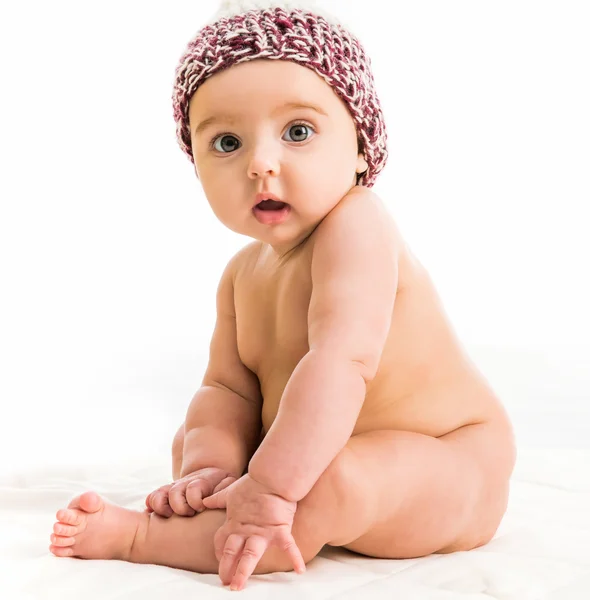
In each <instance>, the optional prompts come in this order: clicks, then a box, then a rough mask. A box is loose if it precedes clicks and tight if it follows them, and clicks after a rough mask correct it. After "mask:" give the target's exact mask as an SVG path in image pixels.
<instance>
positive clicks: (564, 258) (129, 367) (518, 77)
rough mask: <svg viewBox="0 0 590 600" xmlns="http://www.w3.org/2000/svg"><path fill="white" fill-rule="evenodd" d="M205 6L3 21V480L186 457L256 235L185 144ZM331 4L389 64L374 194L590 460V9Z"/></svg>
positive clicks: (480, 337)
mask: <svg viewBox="0 0 590 600" xmlns="http://www.w3.org/2000/svg"><path fill="white" fill-rule="evenodd" d="M203 4H205V3H203V2H199V1H195V0H192V1H190V2H189V1H180V0H176V1H171V2H168V3H163V2H146V1H142V2H139V1H133V2H132V1H122V0H117V1H114V0H109V1H106V0H105V1H102V2H100V3H89V2H73V1H70V2H65V1H58V0H54V1H52V2H41V1H36V2H20V3H16V2H13V3H10V4H8V3H6V4H3V5H2V8H1V9H0V77H1V89H2V91H1V92H0V102H1V105H0V107H1V109H0V202H1V205H0V277H1V295H0V303H1V304H0V309H1V310H0V402H1V403H2V411H1V413H0V453H1V454H0V456H1V459H0V461H1V462H0V464H1V465H2V467H3V468H9V469H12V468H17V467H19V466H20V465H24V464H27V465H29V464H30V465H36V466H42V465H47V464H62V463H64V462H72V461H73V462H78V463H83V462H85V461H88V462H101V461H102V462H105V461H106V462H108V461H109V460H112V459H113V458H114V457H120V459H121V460H124V459H126V458H131V457H134V456H144V455H148V454H149V455H161V454H162V453H168V452H169V448H170V442H171V438H172V436H173V434H174V432H175V431H176V428H177V427H178V425H179V424H180V422H181V421H182V419H183V417H184V412H185V410H186V406H187V404H188V402H189V401H190V399H191V397H192V395H193V393H194V391H195V390H196V389H197V387H198V385H199V384H200V381H201V376H202V373H203V370H204V366H205V362H206V358H207V354H208V344H209V336H210V334H211V331H212V327H213V323H214V316H215V315H214V300H215V289H216V286H217V282H218V279H219V276H220V274H221V271H222V269H223V267H224V265H225V264H226V262H227V260H228V259H229V258H230V257H231V256H232V255H233V254H234V253H235V252H236V250H238V249H239V248H240V247H241V246H243V245H244V244H245V243H247V242H248V241H249V240H248V239H247V238H242V237H240V236H237V235H236V234H234V233H233V232H231V231H227V230H225V229H224V227H223V226H222V225H221V224H220V223H218V222H217V221H216V219H215V216H214V215H213V213H212V212H211V210H210V209H209V207H208V204H207V201H206V199H205V197H204V195H203V193H202V191H201V189H200V187H199V183H198V181H197V179H196V177H195V175H194V172H193V169H192V165H191V164H190V162H189V161H188V159H187V158H186V157H185V155H184V154H183V153H182V152H181V150H180V149H179V147H178V146H177V142H176V138H175V125H174V121H173V118H172V105H171V92H172V84H173V77H174V69H175V67H176V63H177V60H178V59H179V58H180V56H181V54H182V53H183V51H184V49H185V47H186V44H187V43H188V41H189V39H190V38H191V37H192V36H193V35H194V33H195V32H196V31H197V29H198V28H199V27H200V26H201V25H202V24H203V23H204V22H205V21H206V20H207V19H208V18H209V17H210V16H211V14H212V13H213V11H214V8H215V5H214V4H213V3H206V4H207V5H208V6H209V7H210V8H209V9H208V10H207V11H205V10H204V9H203V8H202V6H203ZM324 5H325V6H327V7H328V8H329V9H330V10H334V11H335V12H337V14H338V15H339V16H340V17H341V18H342V19H343V20H345V21H347V22H349V23H354V26H355V31H356V33H357V34H358V35H359V36H360V37H361V39H362V40H363V42H364V45H365V47H366V49H367V51H368V52H369V54H370V56H371V57H372V62H373V69H374V74H375V79H376V83H377V89H378V91H379V94H380V97H381V100H382V104H383V109H384V112H385V115H386V123H387V127H388V133H389V151H390V157H389V162H388V165H387V167H386V169H385V171H384V172H383V173H382V175H381V176H380V178H379V179H378V181H377V184H376V186H375V188H374V189H375V191H376V192H377V193H378V194H379V195H380V196H381V197H382V199H383V200H384V201H385V202H386V203H387V204H388V206H389V207H390V209H391V211H392V213H393V214H394V216H395V218H396V219H397V220H398V222H399V224H400V226H401V228H402V230H403V231H404V232H405V236H406V238H407V240H408V242H409V244H410V245H411V246H412V248H413V250H414V251H415V253H416V254H417V255H418V257H419V258H420V259H421V260H422V262H423V263H424V264H425V265H426V266H427V267H428V268H429V270H430V272H431V274H432V276H433V278H434V280H435V282H436V283H437V286H438V289H439V292H440V294H441V296H442V299H443V301H444V303H445V306H446V308H447V311H448V313H449V315H450V317H451V319H452V321H453V323H454V325H455V327H456V329H457V331H458V332H459V334H460V335H461V337H462V338H463V340H464V342H465V344H466V346H467V347H468V348H469V349H470V351H471V352H472V355H473V357H474V358H475V359H476V361H477V362H478V363H479V365H480V367H481V369H482V370H483V371H484V373H485V374H486V376H487V377H488V378H489V380H490V381H491V383H492V384H493V385H494V386H495V387H496V388H497V390H498V392H499V393H500V394H501V396H502V398H503V400H504V402H505V403H506V406H507V408H508V410H509V412H510V413H511V414H512V415H513V418H514V421H515V424H516V426H517V433H518V435H519V440H520V442H521V443H522V444H537V445H549V446H553V445H560V446H564V445H566V446H567V445H580V444H588V442H587V441H586V436H587V432H588V431H590V408H589V406H590V342H589V339H590V318H589V316H588V308H589V306H590V292H589V291H588V271H589V269H588V259H589V258H590V242H589V236H588V233H587V231H588V222H587V217H588V203H589V201H590V177H589V170H590V169H589V167H590V142H589V140H590V116H589V115H590V111H589V110H588V107H589V106H590V78H589V76H588V73H589V72H590V65H589V62H590V61H589V59H588V56H590V37H589V36H588V31H589V30H590V10H589V8H588V5H587V3H586V2H583V1H579V2H573V1H567V0H561V1H559V2H558V1H556V0H555V1H553V2H547V1H541V0H537V1H535V2H532V1H518V0H510V1H508V0H501V1H500V0H496V1H495V2H484V1H481V0H463V1H458V0H447V1H446V2H438V1H437V0H430V1H417V0H416V1H412V2H388V3H387V5H386V4H385V3H383V2H381V1H378V0H371V1H368V2H363V3H359V2H355V3H352V2H336V1H332V2H327V1H326V2H324ZM386 6H387V8H386Z"/></svg>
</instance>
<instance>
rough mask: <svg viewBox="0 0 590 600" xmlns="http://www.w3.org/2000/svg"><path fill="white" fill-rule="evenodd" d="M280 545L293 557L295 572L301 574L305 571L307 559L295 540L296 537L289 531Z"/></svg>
mask: <svg viewBox="0 0 590 600" xmlns="http://www.w3.org/2000/svg"><path fill="white" fill-rule="evenodd" d="M279 545H280V547H281V548H282V549H283V550H284V551H285V552H286V553H287V554H288V555H289V557H290V558H291V562H292V563H293V567H294V568H295V572H296V573H299V574H301V573H305V561H304V560H303V556H302V555H301V550H299V547H298V546H297V543H296V542H295V538H294V537H293V536H292V535H291V534H290V533H289V534H287V535H286V536H285V538H284V541H282V543H280V544H279Z"/></svg>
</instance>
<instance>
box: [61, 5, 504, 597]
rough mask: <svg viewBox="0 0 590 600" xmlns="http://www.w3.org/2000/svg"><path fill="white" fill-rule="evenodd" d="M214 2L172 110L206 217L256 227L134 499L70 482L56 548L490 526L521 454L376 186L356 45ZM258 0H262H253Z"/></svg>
mask: <svg viewBox="0 0 590 600" xmlns="http://www.w3.org/2000/svg"><path fill="white" fill-rule="evenodd" d="M264 4H265V3H264V2H261V1H258V2H255V3H254V2H251V3H249V2H247V1H244V2H235V1H234V2H225V3H224V4H223V6H222V8H221V10H220V12H219V13H218V15H217V16H216V18H215V20H214V21H212V22H211V23H209V24H208V25H206V26H205V27H204V28H203V29H202V30H201V31H199V33H198V34H197V36H196V37H195V39H194V40H193V41H192V42H191V43H190V44H189V45H188V48H187V51H186V53H185V54H184V55H183V57H182V59H181V61H180V64H179V66H178V68H177V70H176V80H175V88H174V97H173V99H174V115H175V119H176V122H177V134H178V139H179V143H180V145H181V147H182V149H183V150H184V151H185V152H186V154H187V155H188V156H189V158H190V160H191V161H192V162H193V163H194V168H195V173H196V176H197V177H198V180H199V181H200V184H201V185H202V187H203V190H204V193H205V196H206V198H207V200H208V202H209V203H210V206H211V208H212V210H213V212H214V213H215V215H216V216H217V217H218V218H219V220H220V221H221V222H222V223H223V224H224V225H225V226H227V227H229V228H230V229H231V230H233V231H235V232H238V233H240V234H244V235H247V236H249V237H251V238H252V239H253V242H252V243H250V244H249V245H247V246H246V247H245V248H243V249H242V250H241V251H240V252H238V253H237V254H236V255H235V256H234V257H233V258H232V259H231V260H230V262H229V264H228V265H227V267H226V269H225V271H224V272H223V274H222V276H221V279H220V283H219V287H218V290H217V321H216V325H215V329H214V333H213V337H212V340H211V346H210V358H209V363H208V366H207V369H206V372H205V374H204V378H203V382H202V385H201V387H200V389H199V390H198V391H197V392H196V394H195V396H194V398H193V399H192V401H191V403H190V406H189V407H188V410H187V414H186V421H185V423H183V424H182V426H181V427H180V429H179V431H178V433H177V435H176V437H175V439H174V442H173V449H172V454H173V456H172V480H173V481H172V482H171V483H166V484H165V485H163V486H162V487H161V488H159V489H157V490H154V491H153V492H152V493H150V494H149V495H148V497H147V498H146V505H147V509H146V510H145V511H144V512H139V511H132V510H128V509H126V508H123V507H120V506H115V505H113V504H111V503H109V502H107V501H106V500H104V499H103V498H101V497H99V496H98V495H97V494H95V493H94V492H86V493H84V494H82V495H81V496H79V497H77V498H75V499H74V500H72V502H71V503H70V505H69V506H68V507H67V508H64V509H62V510H59V511H58V513H57V522H56V523H55V525H54V529H53V533H52V535H51V546H50V550H51V552H53V554H55V555H56V556H60V557H81V558H86V559H93V558H94V559H109V558H111V559H119V560H126V561H132V562H140V563H154V564H160V565H168V566H171V567H176V568H181V569H187V570H191V571H196V572H199V573H219V575H220V578H221V580H222V582H223V583H224V584H231V587H232V589H242V588H243V587H244V585H245V584H246V581H247V579H248V578H249V577H250V575H251V574H252V573H268V572H273V571H289V570H293V569H294V570H295V571H297V572H298V573H302V572H303V571H304V570H305V564H306V563H308V562H309V561H310V560H312V559H313V558H314V557H315V556H316V555H317V554H318V552H319V551H320V550H321V549H322V547H323V546H324V545H326V544H327V545H330V546H344V547H345V548H347V549H349V550H352V551H354V552H358V553H361V554H364V555H366V556H370V557H381V558H408V557H419V556H424V555H428V554H431V553H448V552H453V551H458V550H470V549H472V548H476V547H478V546H481V545H483V544H485V543H487V542H488V541H489V540H491V539H492V537H493V536H494V534H495V532H496V530H497V528H498V525H499V523H500V521H501V519H502V517H503V515H504V512H505V510H506V507H507V500H508V493H509V480H510V476H511V473H512V470H513V466H514V462H515V445H514V439H513V433H512V427H511V424H510V422H509V420H508V418H507V414H506V412H505V410H504V408H503V407H502V404H501V403H500V401H499V400H498V398H497V397H496V395H495V394H494V392H493V390H492V389H491V388H490V386H489V385H488V383H487V382H486V380H485V378H484V377H483V376H482V374H481V373H480V372H479V370H478V369H477V368H476V367H475V366H474V364H473V363H472V362H471V360H470V359H469V357H468V355H467V354H466V352H465V350H464V349H463V347H462V345H461V343H460V341H459V340H458V339H457V337H456V335H455V333H454V330H453V327H452V325H451V324H450V322H449V320H448V318H447V316H446V314H445V311H444V309H443V307H442V305H441V301H440V299H439V297H438V295H437V292H436V290H435V288H434V286H433V283H432V280H431V278H430V277H429V275H428V273H427V272H426V270H425V269H424V267H423V266H422V265H421V263H420V262H419V260H418V259H417V258H416V257H415V256H414V255H413V254H412V252H411V250H410V248H409V247H408V245H407V244H406V243H405V241H404V238H403V237H402V234H401V233H400V231H399V229H398V227H397V225H396V222H395V219H394V217H393V216H392V215H391V214H390V213H389V212H388V210H386V208H385V207H384V205H383V203H382V201H381V199H380V198H379V197H378V196H377V195H376V194H375V193H374V192H373V191H372V190H371V187H372V186H373V184H374V182H375V178H376V176H377V175H378V174H379V173H380V172H381V170H382V169H383V167H384V165H385V162H386V158H387V150H386V132H385V125H384V121H383V115H382V113H381V109H380V105H379V101H378V98H377V95H376V91H375V84H374V79H373V75H372V73H371V69H370V61H369V59H368V57H366V55H365V53H364V50H363V48H362V46H361V44H360V42H359V41H358V39H357V38H356V37H355V36H354V35H352V34H351V33H350V32H349V30H348V29H347V28H346V27H344V26H343V25H342V24H341V23H339V22H337V21H336V20H335V19H334V18H333V17H332V16H331V15H328V14H326V13H325V12H323V11H320V9H319V8H317V7H315V6H310V5H309V3H306V4H305V5H302V4H301V2H289V1H288V0H284V2H283V3H282V4H281V2H268V6H267V7H266V8H264V7H262V6H263V5H264ZM261 7H262V8H261Z"/></svg>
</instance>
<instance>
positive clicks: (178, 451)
mask: <svg viewBox="0 0 590 600" xmlns="http://www.w3.org/2000/svg"><path fill="white" fill-rule="evenodd" d="M183 448H184V423H183V424H182V425H181V426H180V428H179V430H178V431H177V432H176V435H175V436H174V439H173V440H172V478H173V479H174V481H176V480H177V479H178V478H179V477H180V469H181V468H182V452H183Z"/></svg>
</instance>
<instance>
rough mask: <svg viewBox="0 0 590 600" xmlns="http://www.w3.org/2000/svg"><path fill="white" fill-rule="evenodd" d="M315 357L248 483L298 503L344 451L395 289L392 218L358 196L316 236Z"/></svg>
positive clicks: (290, 393)
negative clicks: (258, 483) (340, 452)
mask: <svg viewBox="0 0 590 600" xmlns="http://www.w3.org/2000/svg"><path fill="white" fill-rule="evenodd" d="M311 269H312V271H311V275H312V283H313V291H312V296H311V301H310V306H309V314H308V336H309V352H308V353H307V354H306V355H305V356H304V357H303V358H302V359H301V361H300V362H299V364H298V365H297V367H296V368H295V370H294V371H293V374H292V375H291V378H290V379H289V382H288V383H287V386H286V387H285V391H284V393H283V396H282V398H281V403H280V406H279V411H278V413H277V417H276V419H275V421H274V423H273V425H272V427H271V428H270V429H269V431H268V433H267V435H266V437H265V439H264V441H263V442H262V443H261V445H260V447H259V449H258V451H257V452H256V453H255V454H254V456H253V457H252V460H251V461H250V466H249V473H250V475H251V477H253V478H254V479H256V480H257V481H259V482H260V483H263V484H265V485H266V486H268V487H269V488H271V489H272V490H274V491H275V492H276V493H278V494H280V495H281V496H283V497H284V498H286V499H289V500H293V501H299V500H300V499H301V498H303V497H304V496H306V495H307V493H308V492H309V491H310V490H311V488H312V487H313V485H314V484H315V482H316V481H317V480H318V479H319V477H320V475H321V474H322V473H323V471H324V470H325V469H326V467H327V466H328V465H329V464H330V462H331V461H332V460H333V459H334V458H335V456H336V455H337V454H338V452H339V451H340V450H341V449H342V448H343V447H344V446H345V444H346V443H347V442H348V439H349V438H350V435H351V434H352V431H353V429H354V425H355V422H356V420H357V417H358V414H359V412H360V409H361V407H362V404H363V401H364V398H365V393H366V384H367V382H369V381H370V380H371V379H372V378H373V377H374V376H375V374H376V371H377V367H378V364H379V361H380V358H381V353H382V351H383V347H384V345H385V341H386V339H387V335H388V332H389V327H390V323H391V317H392V312H393V305H394V301H395V295H396V290H397V281H398V248H397V245H396V242H395V241H394V239H393V235H392V226H391V217H390V216H389V215H388V214H387V212H386V211H385V209H384V207H383V206H382V204H381V202H380V201H379V199H378V198H377V197H376V196H375V195H374V194H373V193H372V192H370V190H368V189H367V188H363V187H355V188H353V190H351V192H350V193H349V194H348V195H347V196H346V197H345V198H343V199H342V201H341V202H340V203H339V205H338V206H337V207H336V208H335V209H334V210H333V211H332V212H331V213H330V214H329V215H328V216H327V217H326V218H325V219H324V221H323V222H322V223H321V224H320V226H319V227H318V228H317V230H316V239H315V242H314V249H313V258H312V267H311Z"/></svg>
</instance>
